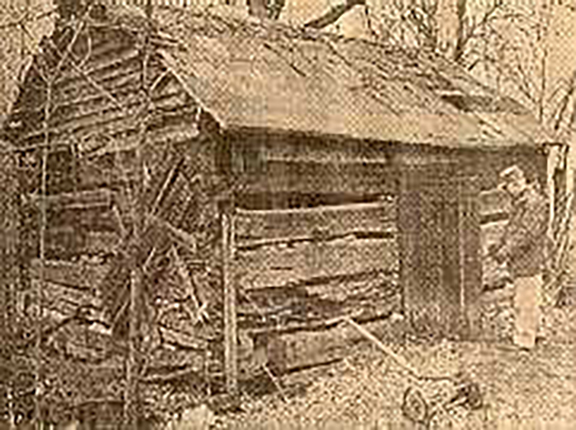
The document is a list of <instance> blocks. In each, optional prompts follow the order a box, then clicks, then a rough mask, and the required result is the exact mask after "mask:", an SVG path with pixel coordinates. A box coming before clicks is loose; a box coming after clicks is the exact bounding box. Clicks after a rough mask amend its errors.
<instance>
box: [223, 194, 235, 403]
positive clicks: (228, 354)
mask: <svg viewBox="0 0 576 430" xmlns="http://www.w3.org/2000/svg"><path fill="white" fill-rule="evenodd" d="M220 221H221V231H222V244H221V246H222V283H223V287H224V369H225V375H226V390H227V391H228V394H230V395H234V396H235V395H236V394H237V393H238V328H237V315H236V285H235V279H236V277H235V273H234V266H233V259H234V213H233V204H232V203H231V202H225V203H224V204H223V205H222V207H221V210H220Z"/></svg>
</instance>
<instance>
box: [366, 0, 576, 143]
mask: <svg viewBox="0 0 576 430" xmlns="http://www.w3.org/2000/svg"><path fill="white" fill-rule="evenodd" d="M378 1H379V0H373V1H371V0H369V2H368V5H369V7H371V9H372V13H373V15H375V17H374V19H373V22H377V26H376V27H377V33H378V37H379V39H380V40H381V41H383V42H385V43H390V44H396V45H401V46H411V47H413V48H417V49H427V50H433V51H437V52H441V53H442V54H444V55H445V56H447V57H448V58H450V59H452V60H454V61H456V62H457V63H459V64H461V65H462V66H463V67H465V68H466V69H468V70H469V71H470V72H471V73H472V74H473V75H475V76H476V77H477V78H478V79H479V80H480V81H482V82H484V83H486V84H487V85H489V86H491V87H493V88H495V89H496V90H498V91H499V92H500V93H501V94H503V95H507V96H512V97H514V98H516V99H518V100H519V101H521V102H523V103H524V104H525V105H526V106H527V107H529V108H530V109H531V110H532V111H533V112H534V114H535V116H536V117H537V118H538V119H539V120H540V121H541V122H542V123H543V124H544V125H545V126H546V127H547V128H548V129H549V130H550V131H552V132H553V133H555V134H557V135H560V136H562V137H563V138H566V137H567V136H568V135H569V134H570V131H571V130H572V129H573V128H574V127H575V126H576V123H575V120H576V118H575V115H576V113H575V107H576V106H575V104H576V98H575V91H576V37H575V36H574V31H573V28H576V10H575V8H574V7H571V6H568V5H566V4H558V3H556V4H554V2H553V1H551V0H543V1H541V2H528V1H512V0H393V1H385V2H384V1H383V2H382V3H381V4H376V2H378Z"/></svg>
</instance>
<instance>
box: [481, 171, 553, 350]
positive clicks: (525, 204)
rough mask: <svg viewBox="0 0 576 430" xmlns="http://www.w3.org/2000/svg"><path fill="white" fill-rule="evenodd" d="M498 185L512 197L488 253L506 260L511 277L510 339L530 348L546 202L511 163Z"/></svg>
mask: <svg viewBox="0 0 576 430" xmlns="http://www.w3.org/2000/svg"><path fill="white" fill-rule="evenodd" d="M500 179H501V185H500V186H501V188H502V189H503V190H504V191H505V192H506V193H507V194H508V196H509V197H510V198H511V200H512V212H511V214H510V219H509V221H508V224H507V226H506V229H505V232H504V234H503V236H502V238H501V239H500V241H499V242H498V243H496V244H494V245H492V246H491V247H490V249H489V253H490V254H491V255H492V256H493V257H494V258H495V259H496V261H498V262H500V263H503V262H506V263H507V264H508V270H509V271H510V274H511V275H512V278H513V279H514V314H515V326H514V339H513V340H514V343H515V344H516V345H517V346H519V347H520V348H523V349H531V348H533V347H534V344H535V342H536V335H537V332H538V327H539V324H540V318H541V315H540V312H541V311H540V306H541V301H542V284H543V272H544V267H545V262H546V251H547V244H548V242H547V241H548V203H547V201H546V198H545V197H544V196H543V195H542V194H541V193H540V191H539V189H538V188H537V185H536V184H528V183H527V181H526V177H525V176H524V172H523V171H522V170H521V169H520V168H519V167H518V166H512V167H509V168H507V169H505V170H504V171H502V173H501V174H500Z"/></svg>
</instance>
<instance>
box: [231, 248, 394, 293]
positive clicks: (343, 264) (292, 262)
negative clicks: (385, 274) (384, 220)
mask: <svg viewBox="0 0 576 430" xmlns="http://www.w3.org/2000/svg"><path fill="white" fill-rule="evenodd" d="M236 258H237V267H238V271H239V273H238V275H239V277H240V282H241V283H242V286H243V288H245V289H247V290H250V289H260V288H281V287H287V286H291V285H297V284H301V283H306V282H310V281H312V280H314V279H318V278H328V277H335V276H345V275H351V274H358V273H363V272H371V271H374V270H382V271H393V270H395V268H396V267H397V264H398V254H397V250H396V246H395V241H394V240H386V239H355V238H353V237H349V238H344V239H338V240H334V241H329V242H302V243H298V244H296V245H295V246H293V247H288V246H284V247H281V246H276V247H271V246H267V247H261V248H257V249H255V250H252V251H240V250H238V252H237V257H236Z"/></svg>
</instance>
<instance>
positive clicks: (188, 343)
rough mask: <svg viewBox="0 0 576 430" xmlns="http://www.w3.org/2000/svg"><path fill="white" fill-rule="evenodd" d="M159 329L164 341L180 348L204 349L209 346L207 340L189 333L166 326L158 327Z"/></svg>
mask: <svg viewBox="0 0 576 430" xmlns="http://www.w3.org/2000/svg"><path fill="white" fill-rule="evenodd" d="M158 330H159V331H160V335H161V336H162V340H163V341H164V342H166V343H168V344H170V345H173V346H176V347H178V348H184V349H191V350H196V351H204V350H205V349H206V347H207V342H206V341H204V340H202V339H199V338H196V337H194V336H191V335H190V334H188V333H184V332H182V331H178V330H173V329H170V328H166V327H158Z"/></svg>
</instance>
